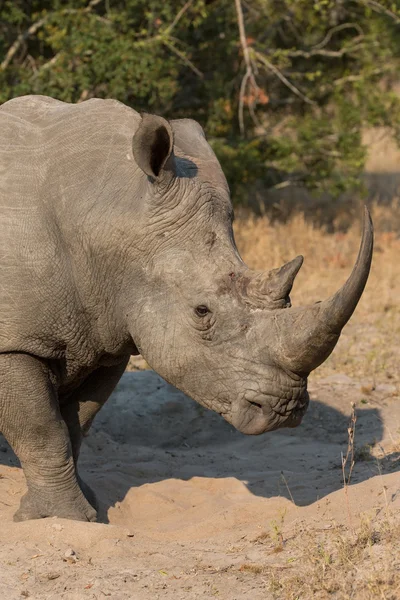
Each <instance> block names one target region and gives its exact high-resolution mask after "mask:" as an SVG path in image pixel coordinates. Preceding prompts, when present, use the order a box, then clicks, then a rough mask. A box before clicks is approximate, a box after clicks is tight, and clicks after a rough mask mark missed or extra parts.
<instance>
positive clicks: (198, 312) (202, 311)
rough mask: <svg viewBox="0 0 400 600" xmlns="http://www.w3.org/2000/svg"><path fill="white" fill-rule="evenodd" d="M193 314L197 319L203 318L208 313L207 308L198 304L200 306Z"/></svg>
mask: <svg viewBox="0 0 400 600" xmlns="http://www.w3.org/2000/svg"><path fill="white" fill-rule="evenodd" d="M194 312H195V313H196V315H197V316H198V317H205V316H206V315H207V314H208V313H209V312H210V311H209V310H208V308H207V306H204V304H200V306H196V308H195V310H194Z"/></svg>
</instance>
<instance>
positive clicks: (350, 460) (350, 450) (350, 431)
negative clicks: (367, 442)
mask: <svg viewBox="0 0 400 600" xmlns="http://www.w3.org/2000/svg"><path fill="white" fill-rule="evenodd" d="M356 422H357V415H356V405H355V404H354V402H352V403H351V415H350V424H349V427H348V428H347V436H348V441H347V452H346V456H343V452H342V453H341V458H342V475H343V489H344V494H345V498H346V507H347V515H348V518H349V524H350V528H351V530H352V531H353V523H352V519H351V510H350V500H349V491H348V487H349V485H350V480H351V475H352V473H353V467H354V463H355V461H354V438H355V435H356ZM346 467H348V473H347V475H346Z"/></svg>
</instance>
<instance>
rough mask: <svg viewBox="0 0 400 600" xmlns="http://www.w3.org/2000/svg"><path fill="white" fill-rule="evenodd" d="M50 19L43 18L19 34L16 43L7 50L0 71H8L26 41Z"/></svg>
mask: <svg viewBox="0 0 400 600" xmlns="http://www.w3.org/2000/svg"><path fill="white" fill-rule="evenodd" d="M48 18H49V16H48V15H47V16H46V17H43V19H39V21H36V22H35V23H32V25H31V26H30V27H29V28H28V29H27V30H26V31H24V32H23V33H20V34H19V36H18V37H17V39H16V40H15V42H14V43H13V44H12V45H11V46H10V47H9V49H8V50H7V52H6V55H5V57H4V60H3V61H2V63H1V64H0V71H4V70H5V69H7V67H8V65H9V64H10V62H11V61H12V59H13V58H14V56H15V54H16V53H17V52H18V50H19V49H20V48H21V46H22V44H23V43H24V41H25V40H27V39H28V37H30V36H31V35H34V34H35V33H36V32H37V31H38V29H40V28H41V27H42V26H43V25H44V24H45V23H46V21H47V20H48Z"/></svg>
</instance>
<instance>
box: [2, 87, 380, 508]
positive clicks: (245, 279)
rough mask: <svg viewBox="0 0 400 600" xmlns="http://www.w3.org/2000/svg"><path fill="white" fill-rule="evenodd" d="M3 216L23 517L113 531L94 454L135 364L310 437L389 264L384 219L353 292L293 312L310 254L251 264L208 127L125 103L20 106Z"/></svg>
mask: <svg viewBox="0 0 400 600" xmlns="http://www.w3.org/2000/svg"><path fill="white" fill-rule="evenodd" d="M0 211H1V222H0V228H1V235H0V382H1V385H0V430H1V431H3V433H4V435H5V436H6V438H7V439H8V441H9V442H10V444H11V445H12V447H13V448H14V450H15V452H16V454H17V455H18V456H19V458H20V460H21V463H22V466H23V468H24V472H25V476H26V479H27V484H28V492H27V494H26V495H25V496H24V498H23V499H22V501H21V507H20V509H19V511H18V512H17V514H16V516H15V518H16V520H22V519H29V518H39V517H45V516H50V515H57V516H61V517H67V518H74V519H80V520H94V519H95V518H96V511H95V508H96V501H95V497H94V494H93V492H92V491H91V490H90V489H89V488H88V487H87V486H86V485H85V484H84V483H83V482H82V480H81V479H80V478H79V475H78V473H77V460H78V455H79V448H80V444H81V439H82V435H83V434H84V433H85V432H86V431H87V430H88V429H89V427H90V424H91V422H92V420H93V418H94V416H95V414H96V412H97V411H98V410H99V409H100V408H101V406H102V404H103V403H104V402H105V401H106V400H107V398H108V396H109V395H110V393H111V392H112V390H113V388H114V387H115V385H116V383H117V382H118V380H119V378H120V377H121V375H122V373H123V371H124V368H125V365H126V362H127V360H128V358H129V355H130V354H135V353H138V352H140V353H141V354H143V356H144V357H145V359H146V360H147V361H148V363H149V364H150V365H151V366H152V367H153V368H154V369H155V370H156V371H157V372H158V373H159V374H160V375H161V376H162V377H164V378H165V379H166V380H167V381H169V382H170V383H172V384H174V385H175V386H177V387H178V388H180V389H181V390H183V391H184V392H186V393H187V394H188V395H190V396H191V397H192V398H194V399H195V400H197V401H198V402H200V403H201V404H202V405H204V406H206V407H208V408H210V409H213V410H215V411H217V412H218V413H220V414H221V415H222V416H223V417H224V418H225V419H226V420H227V421H229V422H230V423H232V424H233V425H234V426H235V427H236V428H237V429H239V430H240V431H242V432H243V433H248V434H260V433H263V432H265V431H270V430H273V429H276V428H279V427H283V426H289V427H293V426H296V425H298V424H299V423H300V421H301V419H302V417H303V415H304V413H305V411H306V408H307V404H308V395H307V381H306V378H307V375H308V373H309V372H310V371H311V370H312V369H314V368H316V367H317V366H318V365H319V364H321V362H323V361H324V360H325V359H326V358H327V356H328V355H329V354H330V352H331V351H332V350H333V348H334V346H335V344H336V342H337V340H338V338H339V335H340V331H341V329H342V327H343V326H344V324H345V323H346V321H347V320H348V318H349V317H350V316H351V314H352V312H353V311H354V308H355V306H356V304H357V302H358V300H359V297H360V295H361V293H362V290H363V288H364V285H365V282H366V279H367V276H368V271H369V265H370V261H371V255H372V226H371V223H370V220H369V217H368V215H367V216H366V219H365V226H364V236H363V242H362V246H361V250H360V255H359V258H358V261H357V263H356V266H355V268H354V270H353V274H352V275H351V277H350V278H349V280H348V282H347V283H346V284H345V286H344V287H343V288H342V289H341V290H340V291H339V292H338V293H337V294H336V295H335V296H333V297H332V298H331V299H329V300H327V301H325V302H322V303H319V304H315V305H313V306H311V307H300V308H291V307H290V300H289V293H290V289H291V286H292V284H293V280H294V277H295V275H296V274H297V272H298V270H299V268H300V266H301V263H302V258H301V257H298V258H297V259H294V260H293V261H291V262H290V263H287V265H284V266H283V267H282V268H281V269H275V270H273V271H271V272H269V273H254V272H252V271H250V270H249V269H248V267H246V265H245V264H244V263H243V261H242V260H241V258H240V256H239V254H238V251H237V249H236V246H235V243H234V239H233V234H232V207H231V202H230V198H229V190H228V187H227V183H226V180H225V177H224V175H223V173H222V171H221V168H220V165H219V163H218V161H217V159H216V157H215V155H214V153H213V152H212V150H211V148H210V146H209V145H208V143H207V142H206V139H205V137H204V133H203V131H202V129H201V127H200V126H199V125H198V124H197V123H196V122H195V121H191V120H188V119H185V120H178V121H171V122H170V123H168V122H167V121H165V120H164V119H161V118H160V117H155V116H150V115H145V116H143V118H142V117H141V116H140V115H139V114H138V113H136V112H135V111H133V110H131V109H129V108H127V107H125V106H124V105H122V104H120V103H118V102H116V101H113V100H97V99H93V100H89V101H87V102H83V103H81V104H78V105H70V104H65V103H62V102H58V101H56V100H52V99H50V98H44V97H39V96H37V97H34V96H26V97H22V98H17V99H15V100H11V101H10V102H7V103H6V104H4V105H3V106H2V107H1V108H0Z"/></svg>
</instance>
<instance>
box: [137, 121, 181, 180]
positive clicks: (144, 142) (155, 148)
mask: <svg viewBox="0 0 400 600" xmlns="http://www.w3.org/2000/svg"><path fill="white" fill-rule="evenodd" d="M173 145H174V135H173V133H172V128H171V125H170V124H169V123H168V121H166V120H165V119H163V118H162V117H157V116H156V115H148V114H143V115H142V120H141V122H140V125H139V128H138V130H137V131H136V133H135V135H134V136H133V140H132V150H133V156H134V158H135V160H136V163H137V165H138V166H139V167H140V168H141V169H142V171H143V172H144V173H146V175H149V177H154V178H155V179H158V178H159V177H160V176H161V175H162V173H163V172H164V171H168V172H170V173H171V172H174V170H175V161H174V155H173V151H172V149H173Z"/></svg>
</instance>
